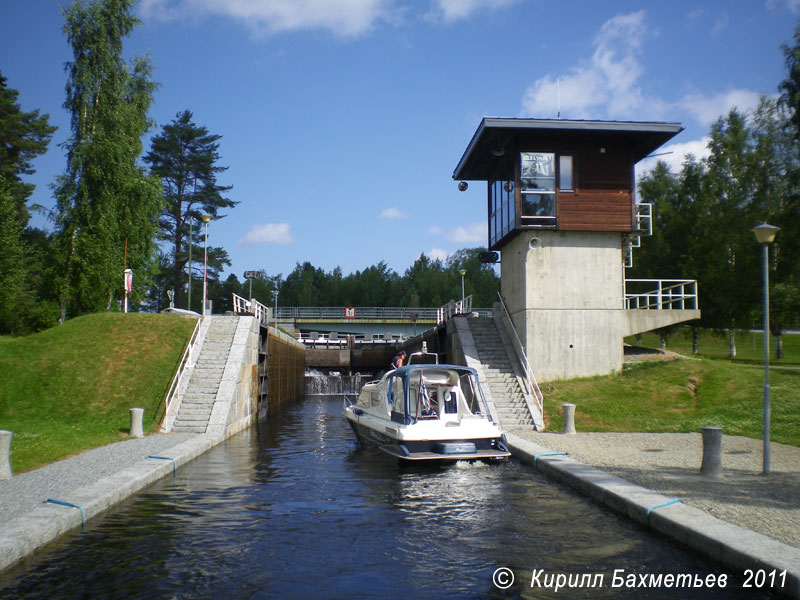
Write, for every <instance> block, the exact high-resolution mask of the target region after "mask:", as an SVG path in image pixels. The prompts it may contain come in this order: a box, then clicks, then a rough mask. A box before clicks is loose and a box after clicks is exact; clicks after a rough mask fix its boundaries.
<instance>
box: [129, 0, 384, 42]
mask: <svg viewBox="0 0 800 600" xmlns="http://www.w3.org/2000/svg"><path fill="white" fill-rule="evenodd" d="M390 4H391V0H141V2H140V4H139V11H140V12H139V14H140V15H141V16H142V17H143V18H145V19H148V18H150V19H157V20H189V19H196V18H202V17H207V16H210V17H219V16H222V17H229V18H231V19H234V20H236V21H240V22H242V23H244V24H246V25H247V26H248V27H249V28H251V29H252V30H253V31H255V32H257V33H266V34H274V33H281V32H286V31H300V30H310V29H311V30H313V29H324V30H328V31H330V32H331V33H333V34H334V35H336V36H338V37H356V36H358V35H361V34H364V33H366V32H368V31H370V30H371V29H372V28H373V27H374V26H375V25H376V24H377V23H378V22H380V21H381V20H385V19H388V18H390V17H391V14H390V10H389V6H390Z"/></svg>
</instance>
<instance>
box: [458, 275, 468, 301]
mask: <svg viewBox="0 0 800 600" xmlns="http://www.w3.org/2000/svg"><path fill="white" fill-rule="evenodd" d="M459 274H460V275H461V306H462V308H463V306H464V275H466V274H467V270H466V269H461V270H460V271H459Z"/></svg>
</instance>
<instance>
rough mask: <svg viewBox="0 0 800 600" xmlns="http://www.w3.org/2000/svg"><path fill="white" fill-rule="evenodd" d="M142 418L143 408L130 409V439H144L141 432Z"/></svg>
mask: <svg viewBox="0 0 800 600" xmlns="http://www.w3.org/2000/svg"><path fill="white" fill-rule="evenodd" d="M143 416H144V409H143V408H132V409H131V437H137V438H140V437H144V432H143V431H142V417H143Z"/></svg>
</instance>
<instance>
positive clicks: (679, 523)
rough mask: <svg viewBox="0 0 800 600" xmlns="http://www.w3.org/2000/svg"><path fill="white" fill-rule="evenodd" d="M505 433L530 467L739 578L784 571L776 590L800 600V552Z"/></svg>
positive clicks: (513, 447)
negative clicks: (761, 571)
mask: <svg viewBox="0 0 800 600" xmlns="http://www.w3.org/2000/svg"><path fill="white" fill-rule="evenodd" d="M505 435H506V439H507V440H508V444H509V449H510V450H511V452H512V454H513V455H514V456H516V457H518V458H520V459H522V460H523V461H524V462H527V463H530V464H533V463H534V461H535V463H536V470H537V471H539V472H540V473H542V474H543V475H546V476H547V477H549V478H551V479H554V480H556V481H558V482H559V483H563V484H564V485H566V486H568V487H571V488H573V489H575V490H577V491H579V492H581V493H583V494H585V495H587V496H589V497H590V498H592V499H594V500H597V501H598V502H601V503H603V504H604V505H606V506H607V507H609V508H610V509H612V510H613V511H615V512H617V513H620V514H622V515H625V516H627V517H629V518H630V519H632V520H633V521H635V522H636V523H638V524H639V525H642V526H644V527H646V528H649V529H652V530H654V531H657V532H658V533H661V534H663V535H666V536H667V537H669V538H670V539H672V540H674V541H676V542H678V543H680V544H682V545H684V546H687V547H689V548H691V549H692V550H695V551H696V552H698V553H700V554H703V555H704V556H707V557H709V558H711V559H713V560H715V561H717V562H718V563H720V564H722V565H724V566H725V567H727V568H729V569H732V570H733V571H734V572H736V573H737V574H738V576H739V577H743V576H744V570H745V569H750V570H753V571H755V570H757V569H764V570H766V571H772V570H773V569H775V570H777V571H778V572H780V571H784V570H785V571H786V586H785V587H784V588H783V589H781V590H775V591H779V592H780V593H782V594H785V595H788V596H791V597H793V598H800V548H795V547H794V546H790V545H788V544H784V543H782V542H779V541H777V540H775V539H773V538H771V537H769V536H766V535H763V534H760V533H757V532H755V531H751V530H749V529H745V528H743V527H739V526H738V525H735V524H733V523H728V522H726V521H723V520H721V519H717V518H716V517H714V516H712V515H710V514H708V513H706V512H705V511H702V510H700V509H698V508H695V507H693V506H689V505H687V504H684V503H682V502H676V503H671V502H670V501H671V500H673V499H672V498H668V497H667V496H664V495H662V494H660V493H658V492H654V491H652V490H648V489H647V488H644V487H642V486H640V485H636V484H634V483H631V482H629V481H627V480H625V479H622V478H621V477H617V476H616V475H611V474H609V473H606V472H605V471H601V470H600V469H597V468H595V467H591V466H588V465H585V464H583V463H581V462H578V461H577V460H575V459H573V458H570V457H569V456H567V455H565V454H564V453H561V452H554V451H552V450H550V449H549V448H545V447H544V446H540V445H538V444H536V443H534V442H531V441H528V440H525V439H523V438H521V437H519V436H517V435H514V434H513V433H510V432H506V433H505ZM699 476H700V475H699V472H698V477H699Z"/></svg>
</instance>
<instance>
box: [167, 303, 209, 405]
mask: <svg viewBox="0 0 800 600" xmlns="http://www.w3.org/2000/svg"><path fill="white" fill-rule="evenodd" d="M202 320H203V319H197V323H195V325H194V330H193V331H192V335H191V336H189V342H188V343H187V344H186V349H185V350H184V351H183V356H181V361H180V362H179V363H178V369H177V371H176V372H175V376H174V377H173V378H172V383H170V385H169V389H168V390H167V395H166V398H165V404H166V406H165V408H164V416H165V417H166V415H167V414H169V407H170V404H172V401H173V400H174V398H175V395H176V394H177V393H178V390H179V389H180V386H181V382H182V381H183V374H184V373H185V372H186V367H187V366H188V365H189V363H190V362H191V361H192V352H193V350H194V343H195V342H196V341H197V332H198V331H199V330H200V321H202Z"/></svg>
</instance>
